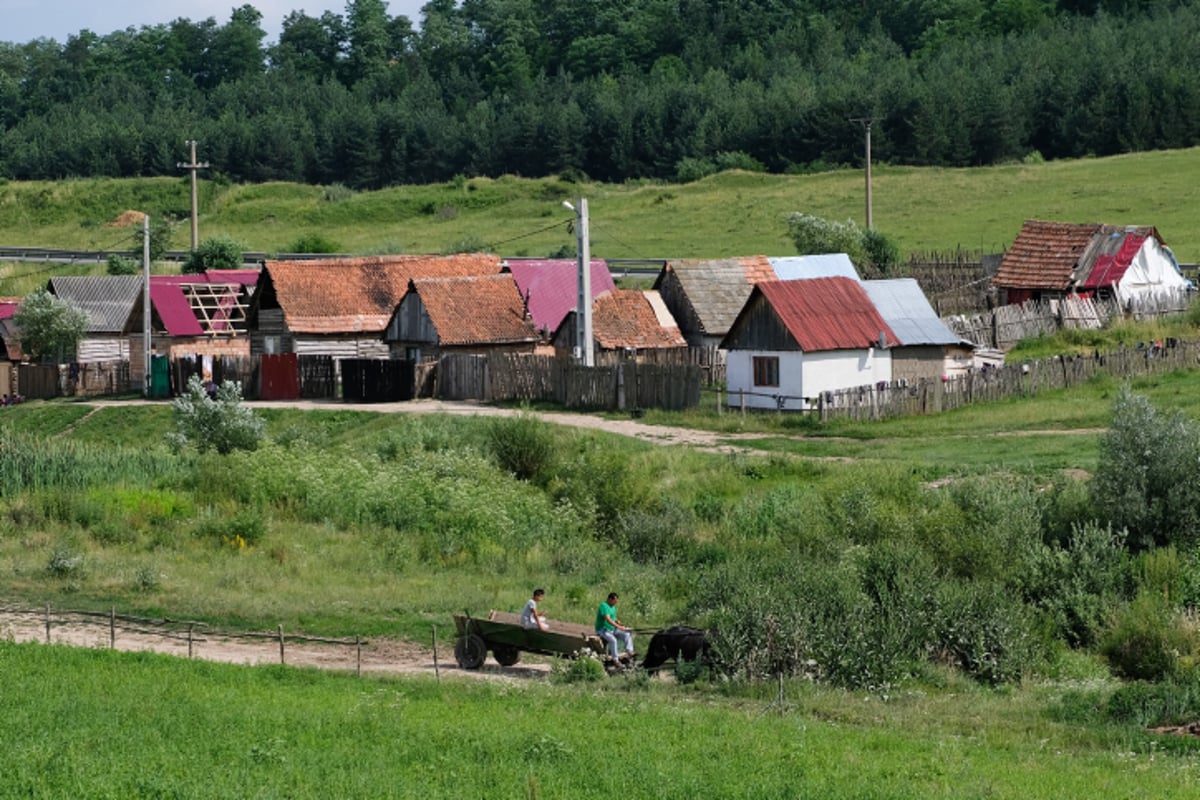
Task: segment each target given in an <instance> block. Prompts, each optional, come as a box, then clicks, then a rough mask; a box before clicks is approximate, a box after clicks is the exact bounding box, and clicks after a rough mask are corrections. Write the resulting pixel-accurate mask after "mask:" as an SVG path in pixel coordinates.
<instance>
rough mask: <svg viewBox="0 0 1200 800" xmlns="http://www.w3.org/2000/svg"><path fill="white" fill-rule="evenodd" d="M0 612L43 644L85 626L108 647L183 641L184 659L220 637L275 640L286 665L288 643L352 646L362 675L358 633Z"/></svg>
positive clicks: (82, 613) (56, 611)
mask: <svg viewBox="0 0 1200 800" xmlns="http://www.w3.org/2000/svg"><path fill="white" fill-rule="evenodd" d="M0 614H4V615H6V616H9V617H17V618H26V619H29V620H33V621H36V623H37V624H38V625H39V627H40V628H42V629H44V631H45V642H46V644H52V643H53V642H54V629H55V628H56V627H58V628H60V629H61V628H65V627H66V626H76V627H80V626H82V627H85V628H88V629H94V630H97V631H98V632H101V631H103V632H107V634H108V646H109V647H110V648H111V649H114V650H115V649H116V648H117V639H118V633H125V634H134V635H137V636H151V637H156V638H160V639H167V640H173V641H177V642H184V643H186V644H187V655H188V658H194V657H195V656H196V650H197V648H198V647H199V646H200V645H203V644H207V643H209V642H212V641H216V640H217V639H220V640H233V641H236V640H243V641H256V642H277V643H278V645H279V663H280V664H287V663H288V661H287V647H288V645H289V644H318V645H333V646H338V647H348V648H349V647H352V648H354V654H355V668H354V672H355V674H356V675H361V674H362V651H363V648H364V647H366V646H368V645H369V644H370V642H369V640H367V639H364V638H362V637H361V636H355V637H354V638H352V639H351V638H342V639H337V638H328V637H323V636H308V635H304V634H298V633H285V631H284V629H283V626H282V625H280V626H279V627H278V628H277V629H276V630H274V631H227V630H219V629H215V628H213V627H211V626H210V625H209V624H208V623H207V622H201V621H199V620H182V619H170V618H167V617H162V618H154V617H140V616H135V615H132V614H118V613H117V611H116V608H115V607H113V608H110V609H109V610H108V611H87V610H82V609H64V608H54V607H52V606H51V605H50V604H47V605H46V606H45V607H44V608H40V609H31V608H22V607H9V606H0Z"/></svg>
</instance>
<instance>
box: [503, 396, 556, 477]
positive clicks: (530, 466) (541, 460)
mask: <svg viewBox="0 0 1200 800" xmlns="http://www.w3.org/2000/svg"><path fill="white" fill-rule="evenodd" d="M488 444H489V446H490V448H491V451H492V455H493V456H494V457H495V459H496V463H497V464H499V465H500V468H501V469H503V470H505V471H507V472H511V473H512V474H513V475H515V476H516V477H517V479H518V480H523V481H537V480H539V479H545V478H546V477H547V476H548V475H549V472H550V470H551V468H552V466H553V464H554V434H553V433H552V431H551V429H550V426H549V425H547V424H546V423H544V422H542V421H541V420H540V419H538V418H537V417H536V416H534V415H533V414H529V413H524V412H522V413H520V414H517V415H516V416H514V417H497V418H495V419H493V420H491V422H490V423H489V424H488Z"/></svg>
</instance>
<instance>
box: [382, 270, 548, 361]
mask: <svg viewBox="0 0 1200 800" xmlns="http://www.w3.org/2000/svg"><path fill="white" fill-rule="evenodd" d="M383 338H384V340H385V341H386V342H387V343H388V345H389V347H390V348H391V351H392V353H393V354H394V355H395V357H396V358H402V359H405V360H407V361H427V360H432V359H436V358H437V357H438V356H440V355H443V354H446V353H466V354H471V355H485V354H488V353H528V354H532V353H533V352H534V351H535V349H536V348H537V344H538V342H539V340H540V339H541V337H540V335H539V334H538V331H537V328H535V327H534V325H533V320H531V319H530V317H529V314H528V313H527V312H526V310H525V303H524V301H523V299H522V298H521V295H520V293H519V292H518V291H517V284H516V283H514V282H513V279H512V276H511V275H508V274H494V275H470V276H466V277H451V278H414V279H413V280H411V281H409V288H408V291H407V292H406V293H405V295H404V297H403V298H402V299H401V300H400V303H399V304H398V305H397V306H396V310H395V313H394V314H393V315H392V318H391V319H390V320H389V321H388V324H387V328H386V330H385V332H384V337H383Z"/></svg>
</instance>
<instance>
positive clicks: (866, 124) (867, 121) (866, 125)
mask: <svg viewBox="0 0 1200 800" xmlns="http://www.w3.org/2000/svg"><path fill="white" fill-rule="evenodd" d="M850 121H851V122H859V123H862V126H863V130H864V131H865V132H866V136H867V142H866V156H867V230H871V228H872V224H871V122H872V121H873V120H872V119H871V118H870V117H854V118H853V119H851V120H850ZM194 160H195V159H193V161H194Z"/></svg>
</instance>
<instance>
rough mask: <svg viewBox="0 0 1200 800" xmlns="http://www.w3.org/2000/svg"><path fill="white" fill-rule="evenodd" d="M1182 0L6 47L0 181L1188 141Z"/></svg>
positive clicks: (444, 25)
mask: <svg viewBox="0 0 1200 800" xmlns="http://www.w3.org/2000/svg"><path fill="white" fill-rule="evenodd" d="M1198 6H1200V2H1196V0H956V2H953V3H946V2H944V0H896V2H890V3H882V4H874V3H863V2H862V1H861V0H743V1H742V2H738V3H729V2H722V1H721V0H463V2H461V3H456V2H455V0H431V1H430V2H429V3H427V4H426V5H425V6H424V7H423V8H422V10H421V21H420V22H421V24H420V26H419V27H418V26H416V25H414V23H413V21H411V20H409V19H408V18H407V17H405V16H392V15H390V14H389V13H388V10H387V3H386V2H385V0H348V2H347V5H346V11H345V13H344V14H335V13H332V12H325V13H323V14H322V15H321V16H319V17H314V16H309V15H307V14H305V13H303V12H302V11H294V12H291V13H290V14H288V15H287V16H286V18H285V19H284V20H283V25H282V30H281V33H280V35H279V37H278V41H276V42H266V41H265V38H266V34H265V32H264V30H263V28H262V26H261V24H262V19H263V18H262V14H261V13H260V12H259V11H258V10H257V9H255V8H254V7H253V6H251V5H243V6H241V7H239V8H236V9H233V11H232V13H231V15H230V17H229V19H228V21H226V22H225V23H223V24H221V23H218V22H217V21H216V20H215V19H214V18H211V17H210V18H208V19H205V20H202V21H198V22H197V21H192V20H188V19H184V18H180V19H177V20H175V21H174V22H171V23H169V24H164V25H154V26H143V27H141V28H138V29H134V28H132V27H131V28H127V29H125V30H122V31H117V32H114V33H111V34H108V35H105V36H100V35H97V34H95V33H93V32H90V31H87V30H83V31H80V32H79V33H78V34H76V35H72V36H70V37H68V39H67V41H66V42H65V43H59V42H57V41H55V40H52V39H36V40H34V41H31V42H26V43H0V176H3V177H7V178H11V179H19V180H30V179H58V178H65V177H72V176H113V177H134V176H152V175H171V174H179V170H178V168H177V166H176V165H177V162H178V161H179V160H180V158H181V156H182V148H183V142H184V141H185V140H187V139H196V140H199V141H200V142H201V149H202V156H201V157H202V158H203V159H204V160H206V161H209V162H211V163H212V164H213V170H214V173H213V174H215V175H217V176H218V177H224V178H227V179H230V180H234V181H248V182H258V181H269V180H286V181H297V182H304V183H310V184H325V185H330V184H344V185H346V186H349V187H353V188H378V187H381V186H387V185H395V184H405V183H430V182H440V181H445V180H449V179H451V178H453V177H455V176H458V175H472V176H474V175H479V176H498V175H502V174H517V175H523V176H527V177H537V176H545V175H553V174H557V175H562V176H564V177H576V178H584V177H586V178H590V179H593V180H600V181H608V182H616V181H624V180H630V179H641V178H649V179H668V180H690V179H694V178H697V177H701V176H703V175H705V174H708V173H710V172H714V171H716V170H719V169H724V168H730V167H739V168H744V169H753V170H767V171H772V172H805V171H816V170H823V169H829V168H834V167H837V166H842V165H854V166H858V165H861V163H862V159H863V134H862V124H863V122H864V121H867V120H869V121H870V122H871V126H872V127H871V130H872V156H873V158H874V159H876V160H879V161H884V162H889V163H894V164H917V165H941V166H969V165H985V164H995V163H1002V162H1006V161H1018V160H1039V159H1055V158H1073V157H1082V156H1088V155H1094V156H1106V155H1112V154H1115V153H1120V152H1128V151H1137V150H1149V149H1163V148H1177V147H1187V146H1190V145H1193V144H1195V143H1196V141H1197V140H1198V139H1200V51H1198V50H1197V48H1195V47H1194V46H1193V45H1194V42H1195V41H1196V40H1197V37H1200V7H1198Z"/></svg>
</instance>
